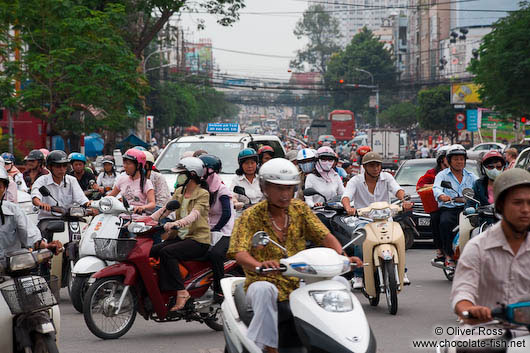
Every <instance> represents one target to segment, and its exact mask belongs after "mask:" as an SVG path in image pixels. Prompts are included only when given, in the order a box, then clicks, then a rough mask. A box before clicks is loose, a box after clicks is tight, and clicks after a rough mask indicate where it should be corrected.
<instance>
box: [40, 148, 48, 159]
mask: <svg viewBox="0 0 530 353" xmlns="http://www.w3.org/2000/svg"><path fill="white" fill-rule="evenodd" d="M39 151H41V152H42V154H43V155H44V158H46V157H48V155H49V154H50V151H48V150H47V149H46V148H41V149H40V150H39Z"/></svg>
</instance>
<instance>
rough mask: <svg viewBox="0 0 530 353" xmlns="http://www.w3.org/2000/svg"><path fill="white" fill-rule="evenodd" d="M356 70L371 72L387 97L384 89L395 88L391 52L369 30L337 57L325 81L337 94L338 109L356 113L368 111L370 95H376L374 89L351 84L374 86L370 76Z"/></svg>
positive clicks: (335, 102)
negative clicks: (356, 86) (341, 81)
mask: <svg viewBox="0 0 530 353" xmlns="http://www.w3.org/2000/svg"><path fill="white" fill-rule="evenodd" d="M356 69H363V70H366V71H368V72H370V73H371V74H372V75H373V76H374V84H376V85H378V86H379V87H380V89H381V90H382V91H383V94H384V89H385V88H386V87H391V86H392V85H393V84H394V83H395V80H396V74H395V67H394V62H393V59H392V56H391V53H390V52H389V51H388V50H386V49H385V48H384V45H383V43H381V42H380V41H379V39H378V38H377V37H375V36H374V35H373V33H372V32H371V31H369V30H368V29H366V28H363V30H362V31H361V32H360V33H358V34H356V35H355V36H354V37H353V39H352V41H351V42H350V44H348V46H346V48H345V49H344V50H341V51H340V52H339V53H337V54H336V55H334V56H333V57H332V58H331V60H330V62H329V64H328V69H327V72H326V74H325V75H324V81H325V84H326V87H327V88H328V89H331V90H332V91H333V92H332V96H333V98H332V107H333V108H334V109H349V110H352V111H353V112H356V113H358V112H361V111H363V110H366V108H367V106H368V99H369V96H370V95H373V92H372V90H371V89H363V88H353V87H351V86H350V87H349V86H348V85H352V84H362V85H372V80H371V78H370V76H369V75H368V74H366V73H365V72H362V71H358V70H356ZM340 80H344V83H340ZM381 101H383V98H382V99H381Z"/></svg>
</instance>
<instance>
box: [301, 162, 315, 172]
mask: <svg viewBox="0 0 530 353" xmlns="http://www.w3.org/2000/svg"><path fill="white" fill-rule="evenodd" d="M299 166H300V169H301V170H302V172H304V173H305V174H309V173H311V172H312V171H313V169H315V162H306V163H301V164H299Z"/></svg>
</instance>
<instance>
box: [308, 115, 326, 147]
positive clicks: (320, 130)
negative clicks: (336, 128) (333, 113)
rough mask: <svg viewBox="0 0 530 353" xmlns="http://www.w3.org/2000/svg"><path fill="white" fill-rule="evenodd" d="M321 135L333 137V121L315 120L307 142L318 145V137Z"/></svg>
mask: <svg viewBox="0 0 530 353" xmlns="http://www.w3.org/2000/svg"><path fill="white" fill-rule="evenodd" d="M321 135H331V120H327V119H319V120H313V121H312V122H311V126H310V127H309V130H308V131H307V135H306V136H307V142H310V143H317V141H318V137H319V136H321Z"/></svg>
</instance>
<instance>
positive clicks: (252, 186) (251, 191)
mask: <svg viewBox="0 0 530 353" xmlns="http://www.w3.org/2000/svg"><path fill="white" fill-rule="evenodd" d="M235 186H241V187H243V188H244V189H245V194H246V195H247V196H248V197H249V198H250V201H252V204H256V203H258V202H260V201H261V199H262V198H263V194H262V193H261V188H260V187H259V176H258V175H257V174H256V176H255V177H254V180H252V183H250V182H249V181H248V179H247V177H246V176H245V175H236V176H235V177H234V179H232V185H230V191H232V193H233V195H234V197H235V198H236V200H237V201H239V202H243V203H244V204H248V199H247V198H246V197H245V196H242V195H239V194H236V193H235V192H234V187H235Z"/></svg>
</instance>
